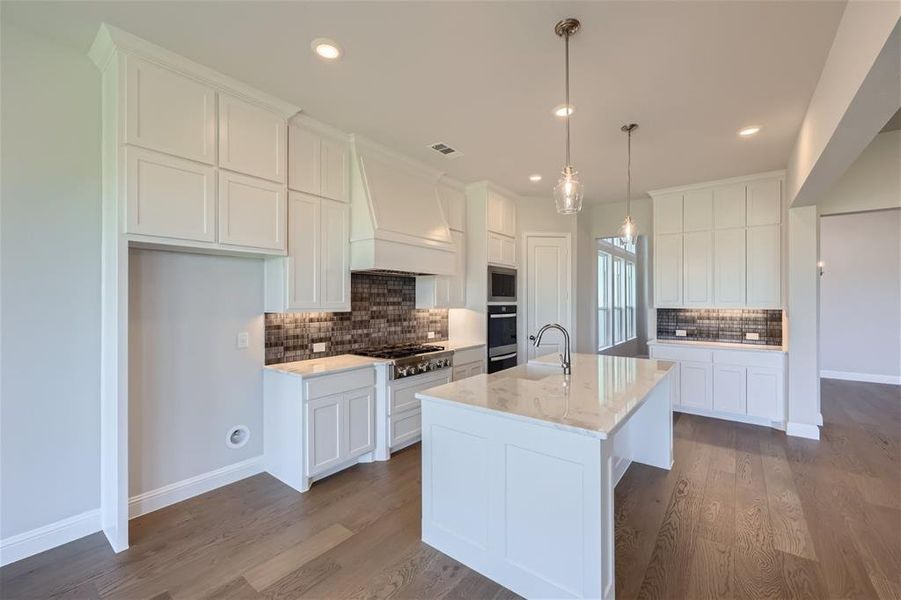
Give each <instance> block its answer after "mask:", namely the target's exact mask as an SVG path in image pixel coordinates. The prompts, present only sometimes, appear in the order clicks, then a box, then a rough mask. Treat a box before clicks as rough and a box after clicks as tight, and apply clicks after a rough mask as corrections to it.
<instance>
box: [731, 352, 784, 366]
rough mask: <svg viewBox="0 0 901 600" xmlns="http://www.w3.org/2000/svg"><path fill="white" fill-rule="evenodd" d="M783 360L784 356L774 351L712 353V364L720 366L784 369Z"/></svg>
mask: <svg viewBox="0 0 901 600" xmlns="http://www.w3.org/2000/svg"><path fill="white" fill-rule="evenodd" d="M783 358H784V355H783V354H782V353H781V352H776V351H775V350H771V351H768V350H761V351H757V352H754V351H743V350H714V351H713V362H715V363H716V364H721V365H738V366H742V367H763V368H769V369H782V368H784V362H783Z"/></svg>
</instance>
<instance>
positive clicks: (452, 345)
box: [426, 340, 486, 352]
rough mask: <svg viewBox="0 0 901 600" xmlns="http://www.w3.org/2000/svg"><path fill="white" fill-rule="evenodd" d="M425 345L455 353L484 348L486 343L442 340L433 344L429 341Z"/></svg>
mask: <svg viewBox="0 0 901 600" xmlns="http://www.w3.org/2000/svg"><path fill="white" fill-rule="evenodd" d="M426 344H435V345H436V346H444V349H445V350H453V351H454V352H457V351H458V350H469V349H471V348H478V347H479V346H484V345H485V344H486V342H475V341H472V340H468V341H467V340H444V341H442V342H433V341H431V340H429V341H427V342H426Z"/></svg>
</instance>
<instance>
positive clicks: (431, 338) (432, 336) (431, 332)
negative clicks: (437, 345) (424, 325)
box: [428, 331, 435, 340]
mask: <svg viewBox="0 0 901 600" xmlns="http://www.w3.org/2000/svg"><path fill="white" fill-rule="evenodd" d="M428 336H429V339H430V340H434V339H435V332H434V331H430V332H429V334H428Z"/></svg>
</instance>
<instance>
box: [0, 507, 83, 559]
mask: <svg viewBox="0 0 901 600" xmlns="http://www.w3.org/2000/svg"><path fill="white" fill-rule="evenodd" d="M98 531H100V509H99V508H95V509H94V510H89V511H86V512H83V513H81V514H80V515H75V516H72V517H68V518H65V519H61V520H59V521H56V522H55V523H50V524H49V525H44V526H43V527H38V528H36V529H32V530H31V531H26V532H24V533H20V534H18V535H14V536H10V537H8V538H6V539H3V540H0V566H6V565H8V564H11V563H14V562H16V561H18V560H22V559H23V558H28V557H29V556H34V555H35V554H38V553H40V552H44V551H46V550H50V549H51V548H56V547H57V546H62V545H63V544H67V543H69V542H72V541H74V540H77V539H79V538H83V537H84V536H86V535H91V534H92V533H97V532H98Z"/></svg>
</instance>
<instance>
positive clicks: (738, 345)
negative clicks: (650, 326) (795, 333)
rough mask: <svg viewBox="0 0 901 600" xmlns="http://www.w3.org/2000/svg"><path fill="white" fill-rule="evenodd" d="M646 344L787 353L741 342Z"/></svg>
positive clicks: (682, 341)
mask: <svg viewBox="0 0 901 600" xmlns="http://www.w3.org/2000/svg"><path fill="white" fill-rule="evenodd" d="M648 344H657V345H660V346H696V347H699V348H724V349H726V350H748V351H751V352H788V348H786V347H785V345H784V344H783V345H782V346H766V345H764V344H742V343H741V342H706V341H703V340H660V339H655V340H648Z"/></svg>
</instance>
